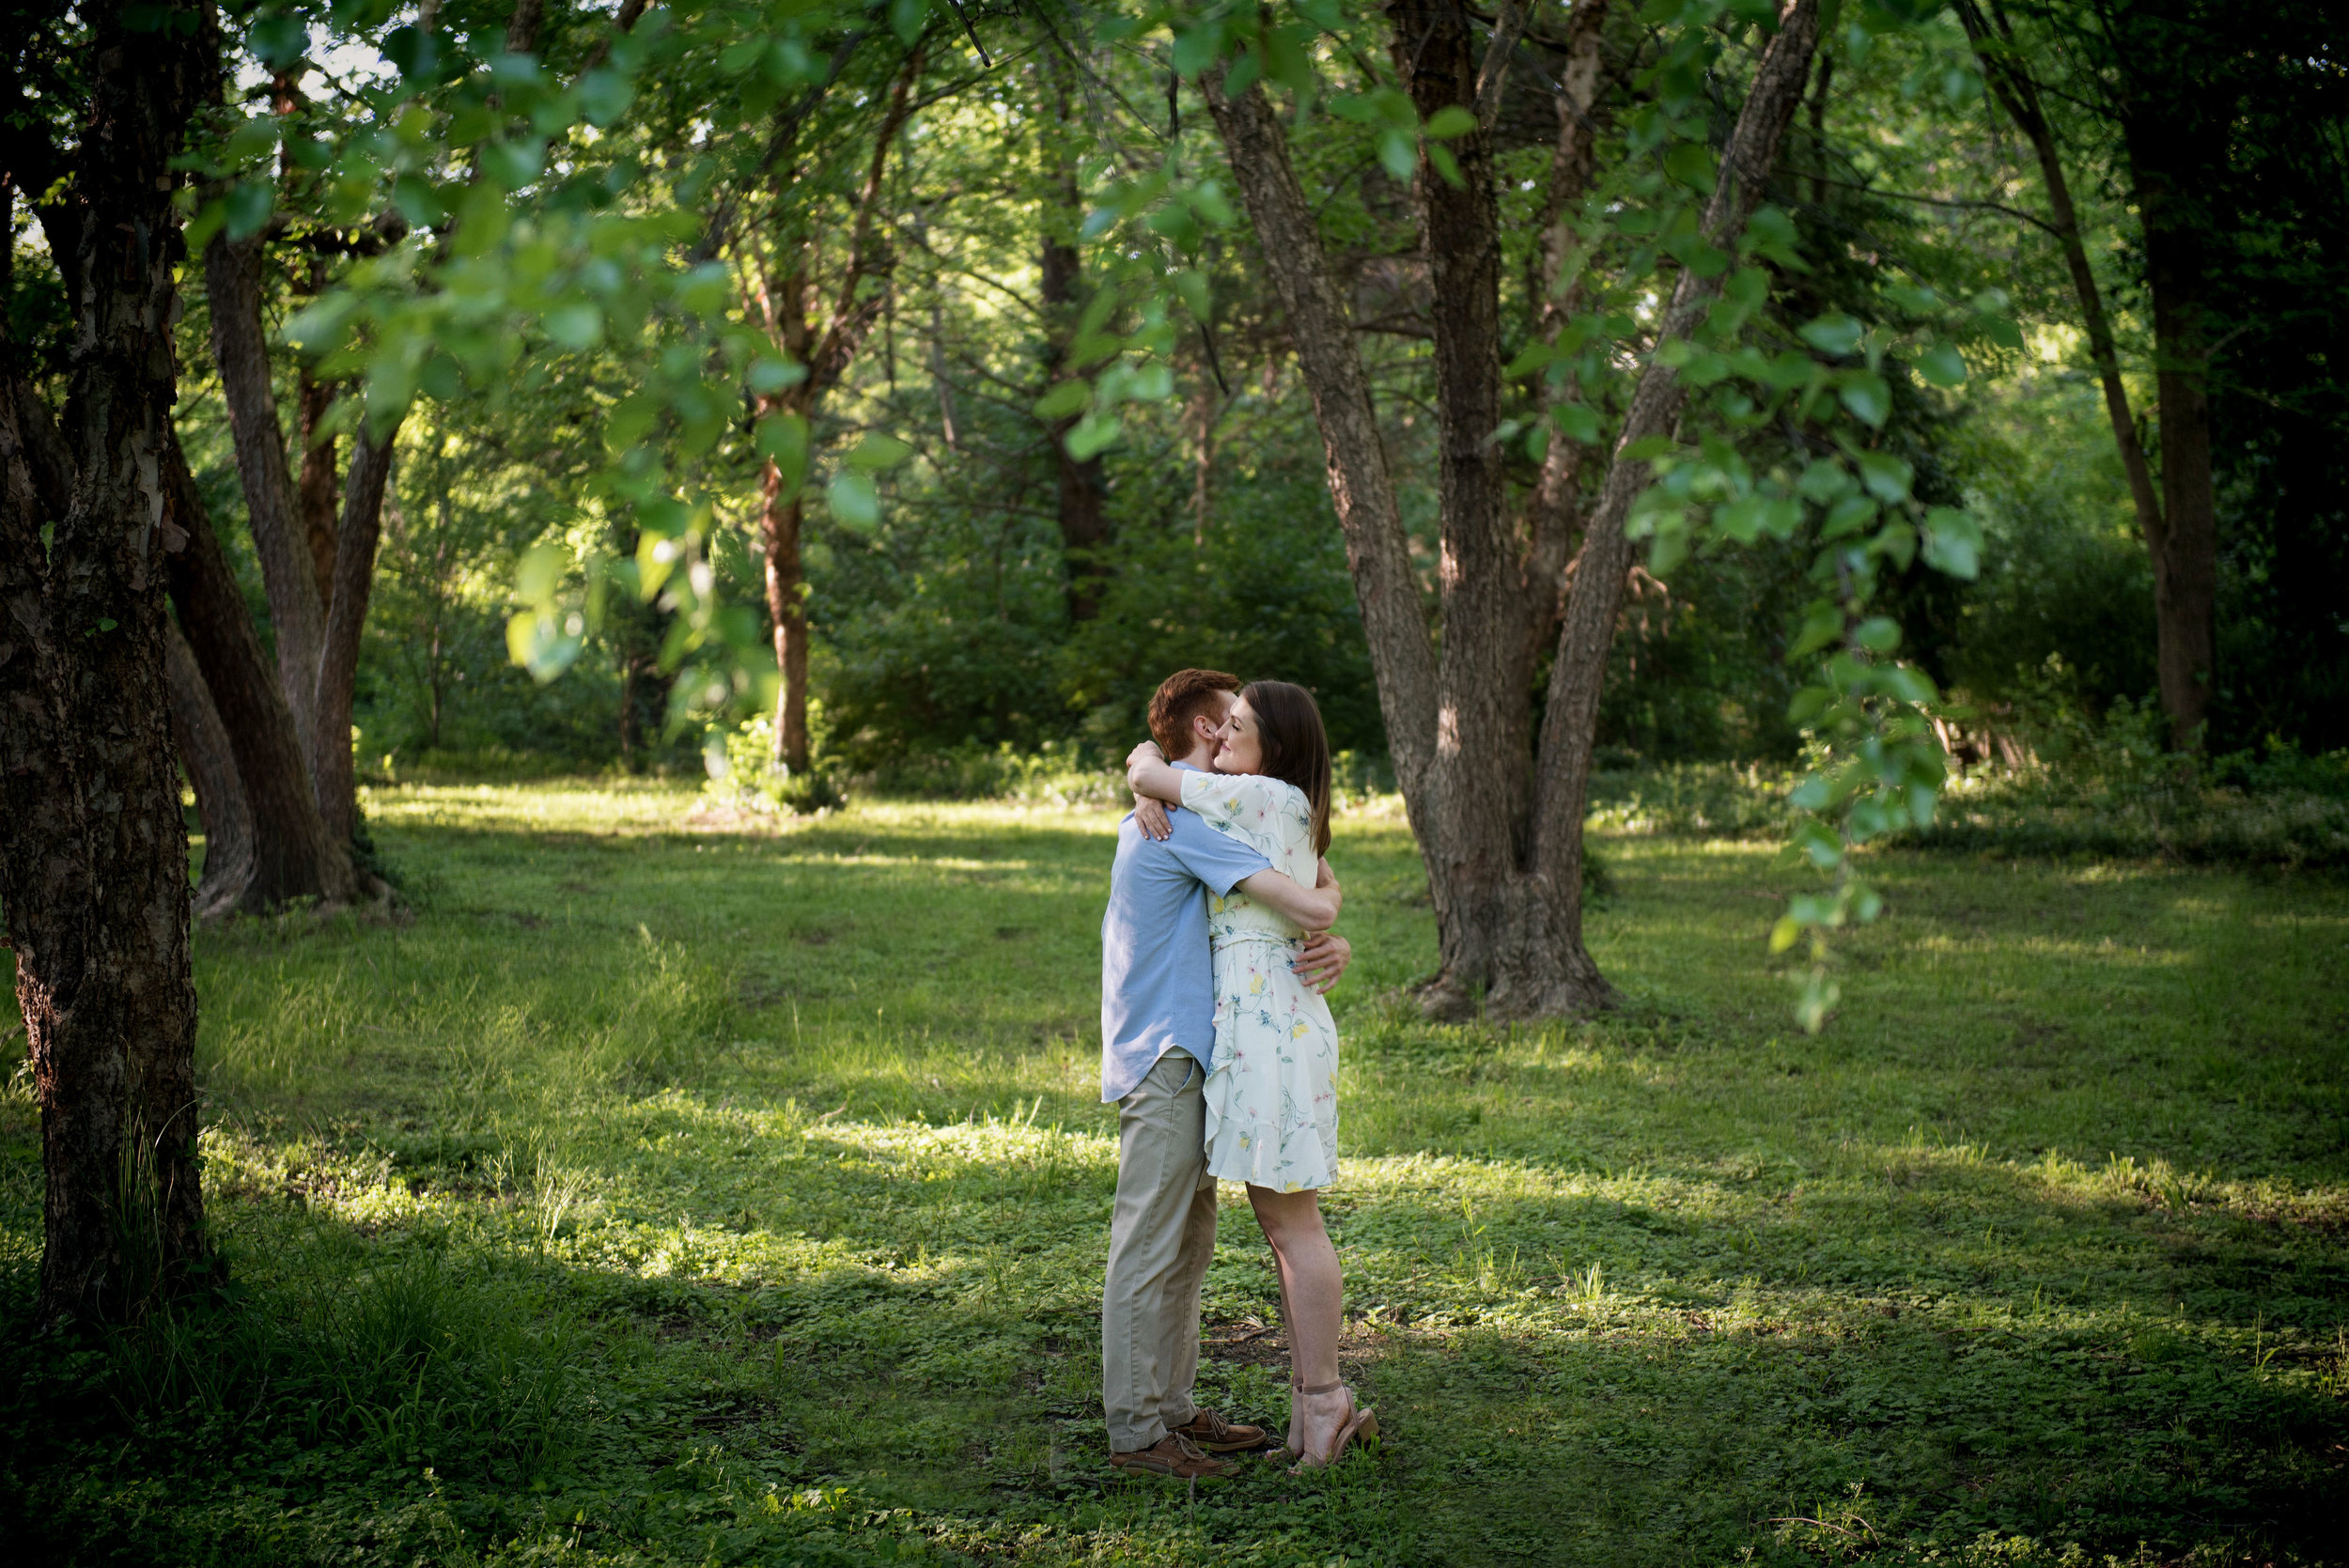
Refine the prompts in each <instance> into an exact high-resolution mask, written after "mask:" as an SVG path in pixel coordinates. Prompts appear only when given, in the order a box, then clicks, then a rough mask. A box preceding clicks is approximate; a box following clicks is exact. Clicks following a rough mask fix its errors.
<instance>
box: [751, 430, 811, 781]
mask: <svg viewBox="0 0 2349 1568" xmlns="http://www.w3.org/2000/svg"><path fill="white" fill-rule="evenodd" d="M765 496H766V500H765V505H763V506H762V507H761V508H760V509H759V514H758V532H759V538H760V541H761V542H762V543H763V544H764V546H765V548H766V554H767V613H768V615H769V616H770V618H772V620H773V621H774V626H775V668H776V669H777V670H778V671H780V672H781V673H782V676H783V691H782V693H781V695H780V699H779V700H780V703H781V706H780V708H779V710H778V712H777V714H776V720H775V760H776V761H777V762H779V763H781V764H783V766H784V767H786V768H789V769H790V770H791V771H792V772H793V773H802V772H805V771H806V770H807V764H808V749H807V597H806V591H805V588H804V586H803V579H802V578H801V574H800V497H799V494H798V492H796V491H794V492H793V493H792V494H790V495H786V494H784V493H783V476H782V474H779V473H778V472H777V471H776V468H775V465H774V464H772V463H769V464H768V465H767V473H766V481H765Z"/></svg>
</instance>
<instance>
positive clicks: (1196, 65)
mask: <svg viewBox="0 0 2349 1568" xmlns="http://www.w3.org/2000/svg"><path fill="white" fill-rule="evenodd" d="M1222 47H1223V29H1222V26H1221V23H1220V21H1219V20H1218V19H1216V18H1212V17H1211V18H1209V19H1208V20H1206V21H1205V22H1203V23H1200V24H1199V25H1198V26H1196V27H1190V28H1187V29H1185V30H1184V31H1182V32H1179V33H1176V34H1175V74H1176V75H1178V76H1196V75H1198V74H1199V73H1200V72H1201V71H1203V70H1206V69H1207V67H1209V66H1211V65H1213V64H1214V63H1215V57H1216V55H1217V54H1219V53H1221V50H1222ZM1223 90H1224V91H1225V92H1226V93H1228V94H1230V95H1231V96H1233V97H1235V98H1237V96H1238V95H1239V94H1240V93H1242V92H1244V91H1246V90H1247V89H1246V88H1245V87H1234V86H1233V85H1231V84H1230V83H1229V82H1228V81H1226V82H1225V84H1224V89H1223Z"/></svg>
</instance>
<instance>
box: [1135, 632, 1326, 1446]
mask: <svg viewBox="0 0 2349 1568" xmlns="http://www.w3.org/2000/svg"><path fill="white" fill-rule="evenodd" d="M1239 687H1240V683H1239V681H1238V680H1237V678H1236V677H1234V676H1232V675H1225V674H1223V673H1222V672H1221V671H1220V670H1178V671H1176V672H1175V674H1174V675H1169V676H1168V677H1167V678H1166V681H1165V683H1164V684H1163V685H1161V686H1160V687H1159V690H1158V693H1157V694H1156V695H1155V696H1153V697H1152V698H1151V699H1150V734H1151V737H1152V738H1154V739H1155V740H1157V741H1158V743H1159V749H1160V750H1162V751H1163V752H1165V753H1166V754H1167V756H1168V757H1170V758H1172V759H1174V761H1175V766H1176V767H1177V768H1197V769H1200V770H1202V771H1204V770H1206V768H1208V767H1209V765H1210V764H1211V763H1212V762H1213V761H1214V758H1215V751H1216V744H1217V732H1218V731H1220V730H1221V728H1222V727H1223V721H1224V717H1225V715H1226V714H1228V713H1229V712H1230V710H1231V707H1232V705H1233V703H1234V702H1235V701H1236V700H1237V693H1238V691H1239ZM1330 880H1331V879H1330V876H1329V866H1328V864H1327V863H1326V862H1325V863H1324V864H1323V866H1322V867H1321V878H1320V881H1321V885H1324V886H1327V885H1329V884H1330ZM1203 887H1204V888H1205V889H1206V891H1209V892H1212V893H1215V894H1216V896H1218V897H1222V896H1224V895H1225V894H1227V893H1230V892H1231V891H1232V889H1234V888H1235V887H1237V888H1238V889H1240V890H1241V891H1242V892H1244V893H1247V894H1248V895H1249V896H1250V897H1251V898H1253V899H1255V900H1256V901H1258V902H1259V903H1262V904H1265V905H1268V906H1269V907H1270V908H1275V909H1278V910H1280V911H1281V912H1282V913H1283V914H1285V915H1287V916H1289V918H1290V919H1292V920H1295V921H1297V923H1298V924H1299V925H1301V926H1304V927H1305V928H1306V929H1308V930H1311V929H1313V927H1314V926H1315V925H1317V924H1322V921H1323V919H1326V917H1325V916H1321V915H1320V912H1319V911H1320V909H1321V908H1324V907H1326V901H1323V900H1316V899H1315V896H1314V894H1313V893H1310V892H1309V891H1308V890H1306V889H1305V888H1302V887H1300V886H1299V885H1298V883H1297V882H1296V881H1294V880H1293V879H1291V878H1290V877H1287V876H1286V875H1284V874H1283V873H1281V872H1278V871H1275V870H1273V869H1272V867H1271V862H1268V861H1267V860H1266V859H1265V858H1264V857H1263V856H1262V855H1260V854H1258V853H1256V851H1255V850H1253V849H1252V848H1250V847H1249V846H1247V845H1245V844H1242V843H1241V842H1240V841H1239V840H1237V839H1235V838H1227V837H1226V836H1224V835H1223V834H1221V833H1220V832H1217V831H1215V830H1214V829H1213V828H1210V827H1208V826H1207V825H1206V823H1204V822H1202V821H1200V820H1199V818H1198V817H1197V816H1196V815H1193V814H1192V813H1190V812H1187V811H1182V810H1179V809H1178V810H1175V811H1172V812H1170V813H1169V814H1168V816H1167V820H1166V822H1165V824H1164V825H1163V826H1162V827H1160V826H1159V825H1157V824H1156V823H1155V822H1153V823H1151V824H1150V825H1149V826H1148V827H1147V828H1145V826H1144V824H1143V823H1140V822H1137V821H1136V820H1135V818H1134V817H1132V816H1128V817H1127V818H1126V819H1125V820H1124V821H1123V822H1120V823H1119V824H1118V827H1117V860H1116V862H1115V863H1114V865H1112V868H1111V871H1110V903H1109V909H1108V911H1107V912H1106V913H1105V914H1104V915H1103V916H1102V918H1101V1098H1102V1099H1104V1100H1112V1101H1115V1102H1116V1104H1117V1140H1118V1142H1117V1205H1116V1208H1115V1210H1114V1212H1113V1214H1112V1219H1111V1223H1110V1262H1109V1275H1108V1279H1107V1281H1106V1282H1105V1285H1104V1288H1103V1290H1102V1293H1101V1404H1102V1407H1103V1410H1104V1412H1105V1414H1106V1415H1107V1417H1108V1421H1109V1436H1110V1463H1111V1465H1112V1466H1113V1467H1116V1468H1118V1469H1120V1470H1125V1471H1129V1472H1133V1473H1139V1474H1145V1475H1161V1476H1172V1477H1174V1478H1175V1479H1177V1480H1183V1481H1190V1480H1197V1479H1199V1478H1201V1477H1206V1476H1220V1475H1228V1474H1231V1473H1233V1472H1235V1471H1236V1470H1237V1468H1238V1467H1237V1466H1236V1465H1234V1464H1232V1463H1231V1462H1230V1461H1228V1460H1223V1459H1220V1458H1218V1457H1216V1456H1217V1455H1218V1454H1222V1453H1231V1452H1237V1451H1239V1450H1242V1449H1251V1448H1257V1447H1261V1446H1262V1445H1263V1443H1264V1441H1265V1433H1264V1429H1263V1428H1261V1427H1254V1426H1240V1425H1236V1424H1234V1423H1231V1422H1228V1421H1224V1420H1223V1419H1222V1418H1221V1416H1218V1415H1217V1414H1216V1413H1215V1412H1213V1411H1211V1410H1202V1409H1200V1408H1199V1407H1198V1406H1197V1405H1194V1404H1192V1403H1191V1397H1190V1395H1191V1385H1192V1382H1193V1380H1194V1378H1195V1376H1196V1374H1197V1373H1198V1370H1199V1288H1200V1284H1201V1282H1202V1281H1204V1280H1205V1279H1206V1272H1207V1264H1208V1263H1209V1261H1210V1260H1211V1259H1213V1257H1214V1256H1215V1178H1214V1177H1213V1176H1210V1175H1208V1174H1207V1171H1206V1148H1205V1145H1206V1101H1205V1098H1204V1096H1203V1094H1202V1093H1201V1091H1202V1089H1203V1087H1204V1085H1205V1083H1206V1076H1207V1063H1208V1061H1209V1059H1210V1057H1211V1056H1212V1054H1213V1051H1214V1047H1215V984H1214V965H1213V959H1212V957H1211V955H1210V954H1209V951H1208V946H1207V908H1206V905H1207V901H1206V898H1205V897H1204V896H1202V889H1203ZM1351 956H1352V952H1351V949H1350V948H1349V947H1348V946H1347V945H1346V940H1345V939H1344V938H1341V937H1334V936H1330V935H1329V934H1328V933H1327V932H1324V933H1322V934H1321V935H1319V936H1317V937H1315V939H1313V941H1311V942H1310V943H1308V945H1307V946H1306V948H1305V951H1304V953H1303V955H1300V956H1299V959H1298V963H1297V968H1298V972H1299V974H1301V975H1303V976H1304V978H1305V980H1306V982H1307V983H1308V984H1310V985H1312V986H1315V987H1316V988H1317V989H1320V990H1323V991H1327V990H1328V989H1329V988H1330V986H1334V985H1335V984H1337V980H1338V976H1339V975H1340V974H1342V973H1344V972H1345V970H1346V963H1347V960H1348V959H1349V958H1350V957H1351Z"/></svg>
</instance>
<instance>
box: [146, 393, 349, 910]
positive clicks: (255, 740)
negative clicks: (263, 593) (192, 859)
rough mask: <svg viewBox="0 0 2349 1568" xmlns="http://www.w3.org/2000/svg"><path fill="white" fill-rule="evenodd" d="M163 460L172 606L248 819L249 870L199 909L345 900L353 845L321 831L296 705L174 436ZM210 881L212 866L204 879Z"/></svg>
mask: <svg viewBox="0 0 2349 1568" xmlns="http://www.w3.org/2000/svg"><path fill="white" fill-rule="evenodd" d="M163 465H164V479H165V483H166V488H167V494H168V496H169V501H170V506H171V517H172V520H173V521H174V523H175V524H176V525H177V527H178V528H179V531H180V533H181V535H182V536H183V542H182V543H181V544H180V547H179V549H178V550H176V551H173V552H172V553H171V556H170V566H171V599H172V603H173V605H174V607H175V608H177V609H178V611H179V629H180V631H181V632H183V633H184V634H185V635H186V637H187V640H188V647H189V649H190V650H191V651H192V652H193V653H194V656H195V662H196V667H197V668H198V669H200V670H201V671H202V672H203V675H204V685H205V688H206V690H207V691H209V692H210V695H211V699H212V705H213V707H214V710H215V711H217V712H218V713H219V715H220V721H221V723H222V725H223V726H224V727H225V728H226V731H227V734H228V744H229V749H230V751H231V753H233V754H234V756H235V758H236V765H237V778H238V781H239V783H240V784H241V785H242V787H243V790H244V799H245V804H246V808H247V810H248V811H250V812H251V814H252V817H253V860H252V875H251V877H249V878H248V879H247V880H246V882H245V883H244V884H243V886H241V887H240V888H234V889H231V888H228V887H223V888H221V889H219V890H218V891H217V893H214V894H213V895H211V896H209V897H208V898H207V899H206V900H205V902H204V903H203V904H202V905H201V906H200V908H199V912H200V913H202V914H203V915H204V916H205V917H206V918H207V919H211V918H216V917H221V916H226V915H231V914H259V913H261V912H263V911H264V910H268V909H272V908H278V907H279V906H281V905H284V904H288V903H291V902H295V901H299V900H303V899H313V898H314V899H318V900H319V901H321V902H323V903H328V904H347V903H350V901H351V900H353V899H355V898H356V897H358V896H359V893H358V887H357V883H356V880H355V878H354V877H353V873H352V870H351V864H350V849H349V847H348V846H347V844H346V842H345V840H344V839H342V838H339V837H336V836H335V835H334V834H331V833H329V832H328V831H326V824H325V822H324V820H323V819H322V818H321V817H320V816H319V805H318V792H317V790H316V789H315V788H314V787H313V786H312V784H311V782H310V763H309V758H308V756H307V754H306V753H304V750H303V738H302V736H301V734H300V732H299V731H298V730H297V729H296V728H295V727H294V720H293V710H292V709H291V708H289V707H288V706H286V694H285V691H283V689H281V688H280V687H279V685H278V684H277V680H276V677H275V675H274V674H273V673H272V671H271V669H270V666H269V659H268V656H267V655H265V654H264V653H262V651H261V640H260V638H259V637H258V636H257V635H256V633H255V632H254V629H253V617H252V616H251V615H250V614H249V613H246V610H245V606H244V593H243V590H242V589H241V588H240V587H239V586H238V585H237V576H236V570H235V568H234V567H231V566H229V564H228V556H227V553H226V551H224V550H223V549H222V548H221V543H220V536H219V534H218V533H216V532H215V531H214V530H213V528H212V520H211V516H210V513H209V512H208V511H207V510H206V509H205V506H204V498H203V495H202V493H201V492H199V491H198V490H197V489H196V488H195V477H194V474H190V473H189V472H188V460H187V457H186V454H185V453H183V452H182V451H181V450H180V447H179V440H178V438H177V437H176V436H175V437H173V438H172V440H171V441H170V443H169V445H168V447H167V449H166V451H165V453H164V458H163ZM210 879H211V878H210V872H209V870H208V872H207V875H206V880H207V881H208V882H209V881H210Z"/></svg>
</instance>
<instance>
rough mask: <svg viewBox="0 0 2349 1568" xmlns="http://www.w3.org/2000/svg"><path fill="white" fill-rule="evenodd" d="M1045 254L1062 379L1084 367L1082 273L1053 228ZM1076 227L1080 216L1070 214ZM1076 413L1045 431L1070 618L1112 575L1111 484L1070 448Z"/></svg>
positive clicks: (1047, 324) (1088, 610) (1089, 613)
mask: <svg viewBox="0 0 2349 1568" xmlns="http://www.w3.org/2000/svg"><path fill="white" fill-rule="evenodd" d="M1066 194H1067V196H1068V198H1069V201H1070V203H1071V205H1072V206H1073V204H1074V202H1075V199H1076V181H1075V178H1074V175H1073V173H1072V175H1071V176H1070V179H1069V181H1068V185H1067V191H1066ZM1069 226H1070V227H1071V229H1072V230H1073V228H1074V226H1075V216H1074V214H1073V213H1071V214H1070V215H1069ZM1047 228H1048V232H1047V233H1046V235H1045V239H1044V248H1043V256H1042V257H1041V264H1042V272H1043V295H1044V331H1045V342H1046V349H1045V354H1044V368H1045V380H1047V381H1057V380H1061V379H1062V378H1063V377H1064V376H1067V375H1071V374H1074V373H1075V372H1077V371H1078V370H1079V369H1081V366H1078V365H1071V364H1069V363H1068V349H1069V343H1070V340H1071V338H1072V336H1073V335H1074V334H1075V332H1076V326H1077V309H1078V294H1079V280H1080V276H1081V274H1080V272H1079V270H1078V259H1077V247H1076V246H1075V245H1072V244H1067V243H1065V242H1063V241H1061V240H1059V239H1057V238H1055V237H1054V236H1053V235H1052V234H1051V233H1050V232H1049V230H1050V224H1049V223H1048V225H1047ZM1076 423H1077V420H1076V416H1075V415H1074V414H1071V415H1069V416H1067V417H1066V418H1064V419H1057V420H1054V421H1053V422H1052V423H1051V424H1050V425H1049V426H1047V427H1045V428H1046V434H1047V436H1048V437H1049V439H1050V442H1051V443H1052V476H1053V480H1054V484H1055V488H1056V489H1057V491H1058V508H1059V517H1060V543H1061V553H1062V555H1063V557H1064V558H1065V559H1066V562H1067V567H1068V618H1069V619H1070V620H1072V621H1089V620H1091V619H1093V618H1094V616H1096V615H1097V614H1099V613H1101V589H1102V586H1103V584H1104V583H1105V582H1106V581H1107V580H1108V577H1109V563H1108V562H1107V561H1106V560H1105V559H1104V558H1103V554H1102V551H1103V550H1104V548H1105V547H1106V546H1107V545H1108V543H1109V536H1110V526H1109V519H1108V515H1107V512H1106V510H1105V506H1106V503H1107V502H1108V499H1109V487H1108V485H1107V484H1106V483H1105V482H1104V481H1103V479H1102V477H1101V458H1100V455H1099V454H1098V453H1096V454H1095V455H1094V456H1092V457H1090V458H1078V457H1075V456H1073V455H1072V454H1071V453H1070V452H1069V450H1068V440H1067V438H1068V432H1069V431H1070V430H1071V429H1072V428H1074V427H1075V426H1076Z"/></svg>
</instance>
